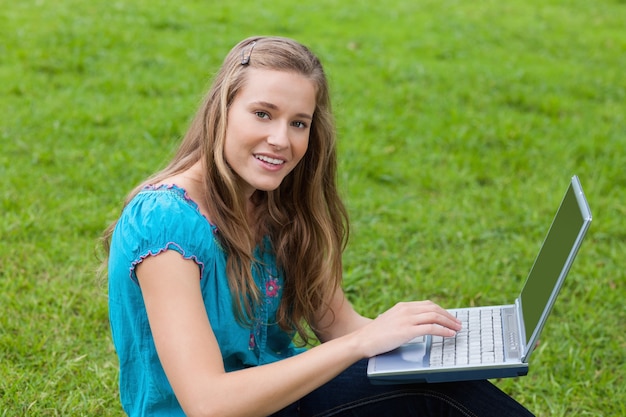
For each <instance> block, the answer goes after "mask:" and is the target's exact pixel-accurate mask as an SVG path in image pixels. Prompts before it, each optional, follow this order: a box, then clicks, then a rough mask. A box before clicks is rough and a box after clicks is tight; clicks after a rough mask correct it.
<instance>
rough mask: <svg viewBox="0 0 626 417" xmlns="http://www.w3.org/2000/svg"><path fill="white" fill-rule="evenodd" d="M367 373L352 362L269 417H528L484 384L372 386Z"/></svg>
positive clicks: (361, 366) (492, 387)
mask: <svg viewBox="0 0 626 417" xmlns="http://www.w3.org/2000/svg"><path fill="white" fill-rule="evenodd" d="M366 370H367V361H366V360H365V361H360V362H357V363H356V364H354V365H353V366H351V367H350V368H348V369H347V370H346V371H344V372H343V373H341V374H340V375H339V376H337V377H336V378H335V379H333V380H332V381H330V382H328V383H327V384H325V385H323V386H321V387H320V388H318V389H317V390H315V391H313V392H312V393H310V394H309V395H307V396H305V397H304V398H302V399H300V400H299V401H297V402H295V403H294V404H292V405H290V406H289V407H286V408H284V409H283V410H281V411H279V412H278V413H276V414H273V416H274V417H296V416H298V417H305V416H306V417H327V416H342V417H348V416H349V417H385V416H389V417H398V416H407V417H412V416H437V417H439V416H466V417H467V416H472V417H474V416H480V417H483V416H495V417H503V416H507V417H511V416H532V414H531V413H530V412H529V411H528V410H526V409H525V408H524V407H522V406H521V405H520V404H519V403H517V402H516V401H515V400H513V399H512V398H511V397H509V396H508V395H507V394H505V393H504V392H502V391H500V390H499V389H498V388H497V387H495V386H494V385H493V384H491V383H490V382H488V381H470V382H456V383H441V384H410V385H372V384H371V383H370V382H369V380H368V378H367V375H366Z"/></svg>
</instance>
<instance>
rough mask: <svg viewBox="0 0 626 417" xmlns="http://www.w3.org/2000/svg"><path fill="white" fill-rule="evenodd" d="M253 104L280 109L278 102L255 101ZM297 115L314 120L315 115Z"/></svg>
mask: <svg viewBox="0 0 626 417" xmlns="http://www.w3.org/2000/svg"><path fill="white" fill-rule="evenodd" d="M252 104H253V105H256V106H261V107H267V108H268V109H272V110H279V109H278V106H277V105H276V104H274V103H270V102H267V101H255V102H254V103H252ZM296 116H298V117H302V118H303V119H309V120H313V116H311V115H310V114H307V113H297V114H296Z"/></svg>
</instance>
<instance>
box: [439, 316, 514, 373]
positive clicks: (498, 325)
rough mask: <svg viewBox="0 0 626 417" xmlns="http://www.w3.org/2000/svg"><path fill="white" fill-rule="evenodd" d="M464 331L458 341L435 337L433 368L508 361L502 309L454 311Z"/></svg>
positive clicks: (453, 338) (458, 336) (457, 337)
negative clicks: (506, 359)
mask: <svg viewBox="0 0 626 417" xmlns="http://www.w3.org/2000/svg"><path fill="white" fill-rule="evenodd" d="M451 313H453V314H454V315H455V316H456V317H457V318H458V319H459V320H461V322H462V326H463V328H462V329H461V331H460V332H458V333H457V334H456V336H454V337H441V336H432V347H431V350H430V366H431V367H441V366H450V365H478V364H485V363H496V362H503V361H504V342H503V340H502V338H503V336H502V334H503V333H502V317H501V310H500V308H493V309H492V308H472V309H467V310H455V311H451Z"/></svg>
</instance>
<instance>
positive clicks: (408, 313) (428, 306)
mask: <svg viewBox="0 0 626 417" xmlns="http://www.w3.org/2000/svg"><path fill="white" fill-rule="evenodd" d="M459 330H461V322H460V321H459V320H457V319H456V318H455V317H454V316H453V315H452V314H450V313H448V312H447V311H446V310H444V309H443V308H441V307H440V306H438V305H437V304H435V303H433V302H431V301H414V302H403V303H398V304H396V305H395V306H394V307H392V308H391V309H389V310H387V311H386V312H384V313H383V314H381V315H380V316H378V317H377V318H376V319H375V320H373V321H371V322H370V323H368V324H367V325H365V326H363V327H362V328H360V329H359V330H357V331H356V332H355V334H354V336H355V337H357V338H358V340H359V342H358V344H359V346H360V347H361V348H362V349H363V354H364V356H365V357H368V358H369V357H372V356H375V355H378V354H381V353H385V352H388V351H390V350H393V349H395V348H397V347H398V346H400V345H402V344H404V343H406V342H408V341H409V340H411V339H414V338H416V337H418V336H423V335H437V336H443V337H451V336H454V335H455V334H456V333H457V332H458V331H459Z"/></svg>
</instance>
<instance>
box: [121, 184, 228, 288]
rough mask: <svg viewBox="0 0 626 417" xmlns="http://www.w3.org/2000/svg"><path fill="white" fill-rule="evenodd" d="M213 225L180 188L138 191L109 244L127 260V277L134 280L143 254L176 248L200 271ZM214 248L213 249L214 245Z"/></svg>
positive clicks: (151, 254)
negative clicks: (195, 264)
mask: <svg viewBox="0 0 626 417" xmlns="http://www.w3.org/2000/svg"><path fill="white" fill-rule="evenodd" d="M213 234H214V227H213V226H212V225H211V224H210V223H209V222H208V221H207V219H206V218H205V217H203V216H202V215H201V214H200V212H199V211H198V209H197V206H195V203H193V202H191V201H190V200H188V199H187V198H186V196H185V195H184V191H182V190H180V189H171V188H166V189H151V190H145V191H142V192H140V193H139V194H138V195H137V196H136V197H135V198H134V199H133V200H132V201H131V203H130V204H129V205H128V206H127V207H126V208H125V210H124V212H123V214H122V216H121V217H120V220H119V221H118V224H117V227H116V230H115V233H114V236H113V244H112V247H113V248H116V249H117V250H118V251H119V252H120V253H119V254H117V255H121V256H119V257H118V258H119V259H120V260H122V261H123V262H124V263H126V265H127V268H128V277H129V278H130V279H132V280H133V281H135V282H137V277H136V275H135V268H136V266H137V265H138V264H139V263H141V262H142V261H143V260H144V259H145V258H146V257H148V256H154V255H157V254H159V253H161V252H163V251H166V250H175V251H177V252H179V253H180V254H181V255H182V256H183V257H184V258H185V259H193V260H194V261H195V262H196V263H197V264H198V266H199V267H200V275H199V276H200V277H201V276H202V274H203V271H204V268H205V265H206V262H207V259H202V253H206V252H207V249H208V248H207V246H209V247H210V246H213V245H215V244H216V242H214V236H213ZM214 249H215V248H214Z"/></svg>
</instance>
